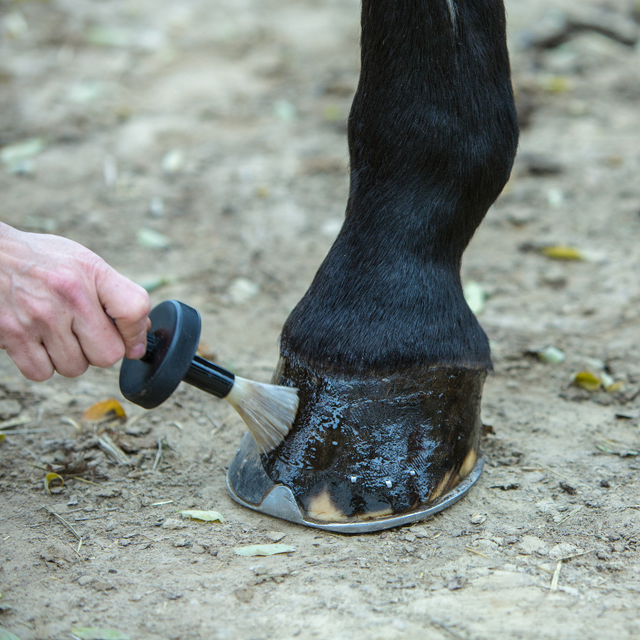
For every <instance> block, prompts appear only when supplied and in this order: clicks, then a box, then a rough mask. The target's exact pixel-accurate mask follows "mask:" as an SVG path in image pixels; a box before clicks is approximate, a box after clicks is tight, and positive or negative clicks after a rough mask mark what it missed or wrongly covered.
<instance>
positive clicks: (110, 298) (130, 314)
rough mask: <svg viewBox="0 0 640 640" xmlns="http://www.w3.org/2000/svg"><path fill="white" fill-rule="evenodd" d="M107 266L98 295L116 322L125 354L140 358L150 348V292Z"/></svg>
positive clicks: (97, 281)
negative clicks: (148, 346) (148, 340)
mask: <svg viewBox="0 0 640 640" xmlns="http://www.w3.org/2000/svg"><path fill="white" fill-rule="evenodd" d="M105 267H106V268H105V269H103V270H102V271H101V272H100V273H99V274H98V276H97V278H96V290H97V293H98V298H99V300H100V302H101V304H102V306H103V308H104V310H105V312H106V313H107V314H108V315H109V316H110V317H111V318H113V320H114V322H115V325H116V327H117V330H118V332H119V333H120V336H121V339H122V341H123V343H124V349H125V356H126V357H127V358H130V359H132V360H136V359H138V358H141V357H142V356H143V355H144V353H145V351H146V348H147V330H148V329H149V326H150V322H149V312H150V311H151V302H150V301H149V294H148V293H147V292H146V291H145V290H144V289H143V288H142V287H140V286H139V285H137V284H135V283H134V282H131V280H128V279H127V278H125V277H124V276H121V275H120V274H119V273H118V272H117V271H115V270H114V269H112V268H111V267H109V266H107V265H106V264H105Z"/></svg>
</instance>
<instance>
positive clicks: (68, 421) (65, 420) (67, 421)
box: [60, 416, 82, 433]
mask: <svg viewBox="0 0 640 640" xmlns="http://www.w3.org/2000/svg"><path fill="white" fill-rule="evenodd" d="M60 422H62V423H63V424H68V425H70V426H72V427H73V428H74V429H75V430H76V431H77V432H78V433H80V432H81V431H82V427H81V426H80V425H79V424H78V423H77V422H76V421H75V420H74V419H73V418H70V417H69V416H62V418H60Z"/></svg>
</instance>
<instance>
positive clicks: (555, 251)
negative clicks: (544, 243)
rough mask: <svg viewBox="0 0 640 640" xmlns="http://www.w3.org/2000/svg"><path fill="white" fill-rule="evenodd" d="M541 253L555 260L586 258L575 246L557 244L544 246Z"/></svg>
mask: <svg viewBox="0 0 640 640" xmlns="http://www.w3.org/2000/svg"><path fill="white" fill-rule="evenodd" d="M540 253H541V254H542V255H543V256H547V258H552V259H553V260H584V256H583V255H582V253H581V252H580V251H579V250H578V249H576V248H575V247H566V246H562V245H556V246H553V247H542V249H540Z"/></svg>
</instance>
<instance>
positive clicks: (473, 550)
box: [465, 547, 489, 560]
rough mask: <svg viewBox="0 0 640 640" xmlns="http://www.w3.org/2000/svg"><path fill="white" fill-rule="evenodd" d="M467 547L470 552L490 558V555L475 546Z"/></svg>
mask: <svg viewBox="0 0 640 640" xmlns="http://www.w3.org/2000/svg"><path fill="white" fill-rule="evenodd" d="M465 549H466V550H467V551H468V552H469V553H475V554H476V555H477V556H482V557H483V558H486V559H487V560H488V559H489V556H488V555H486V554H485V553H482V552H481V551H478V550H477V549H474V548H473V547H465Z"/></svg>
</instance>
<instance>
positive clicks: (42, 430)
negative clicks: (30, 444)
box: [0, 428, 49, 436]
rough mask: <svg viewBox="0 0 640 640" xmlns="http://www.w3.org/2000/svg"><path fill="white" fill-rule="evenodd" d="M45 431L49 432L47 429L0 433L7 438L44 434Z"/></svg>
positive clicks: (0, 431) (1, 431)
mask: <svg viewBox="0 0 640 640" xmlns="http://www.w3.org/2000/svg"><path fill="white" fill-rule="evenodd" d="M45 431H49V429H46V428H43V429H16V430H15V431H3V430H0V433H2V434H3V435H4V434H6V435H8V436H26V435H29V434H30V433H44V432H45Z"/></svg>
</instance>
